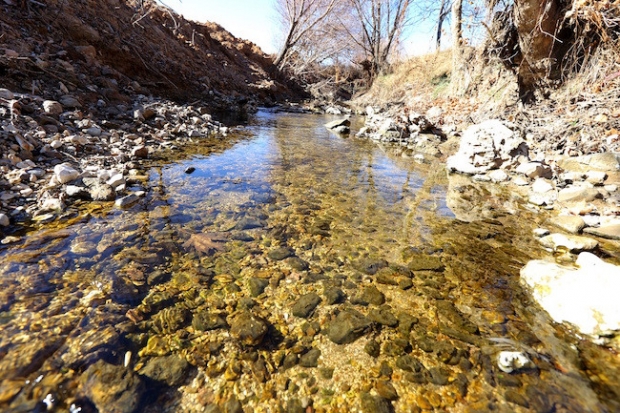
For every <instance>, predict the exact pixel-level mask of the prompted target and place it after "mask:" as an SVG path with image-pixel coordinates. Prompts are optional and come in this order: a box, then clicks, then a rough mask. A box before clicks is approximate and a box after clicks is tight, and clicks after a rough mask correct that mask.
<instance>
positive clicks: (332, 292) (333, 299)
mask: <svg viewBox="0 0 620 413" xmlns="http://www.w3.org/2000/svg"><path fill="white" fill-rule="evenodd" d="M323 295H324V296H325V303H326V304H328V305H333V304H338V303H341V302H343V301H344V299H345V298H346V295H345V293H344V292H343V291H342V290H341V289H340V288H336V287H332V288H327V289H326V290H325V292H324V293H323Z"/></svg>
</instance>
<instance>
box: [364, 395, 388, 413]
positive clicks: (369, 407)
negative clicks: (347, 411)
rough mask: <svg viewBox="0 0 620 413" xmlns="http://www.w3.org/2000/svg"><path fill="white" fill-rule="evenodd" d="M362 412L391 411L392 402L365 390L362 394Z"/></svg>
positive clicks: (381, 412) (377, 412)
mask: <svg viewBox="0 0 620 413" xmlns="http://www.w3.org/2000/svg"><path fill="white" fill-rule="evenodd" d="M360 400H361V405H362V413H390V412H392V411H393V408H392V404H391V403H390V402H389V401H388V400H386V399H385V398H383V397H381V396H372V395H371V394H369V393H366V392H363V393H361V394H360Z"/></svg>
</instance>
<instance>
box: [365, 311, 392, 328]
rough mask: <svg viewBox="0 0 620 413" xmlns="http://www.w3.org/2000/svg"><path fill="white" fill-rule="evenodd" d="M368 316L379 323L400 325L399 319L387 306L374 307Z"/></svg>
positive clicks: (389, 325)
mask: <svg viewBox="0 0 620 413" xmlns="http://www.w3.org/2000/svg"><path fill="white" fill-rule="evenodd" d="M368 318H369V319H371V320H372V321H374V322H375V323H377V324H380V325H384V326H388V327H396V326H397V325H398V319H397V318H396V316H394V314H393V313H392V312H391V311H390V310H388V309H385V308H379V309H378V308H374V309H372V310H370V312H369V313H368Z"/></svg>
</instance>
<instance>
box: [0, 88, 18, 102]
mask: <svg viewBox="0 0 620 413" xmlns="http://www.w3.org/2000/svg"><path fill="white" fill-rule="evenodd" d="M0 98H2V99H8V100H11V99H13V98H15V95H14V94H13V92H11V91H10V90H9V89H4V88H0Z"/></svg>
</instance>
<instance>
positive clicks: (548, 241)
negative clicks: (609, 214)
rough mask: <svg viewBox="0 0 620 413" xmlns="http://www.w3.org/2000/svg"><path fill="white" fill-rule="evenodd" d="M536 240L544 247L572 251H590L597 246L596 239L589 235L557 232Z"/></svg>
mask: <svg viewBox="0 0 620 413" xmlns="http://www.w3.org/2000/svg"><path fill="white" fill-rule="evenodd" d="M538 242H540V244H541V245H542V246H543V247H545V248H549V249H552V250H554V251H557V250H559V249H567V250H569V251H572V252H580V251H591V250H593V249H595V248H596V247H598V241H597V240H595V239H592V238H589V237H583V236H579V235H565V234H559V233H553V234H549V235H547V236H544V237H542V238H539V239H538Z"/></svg>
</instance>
